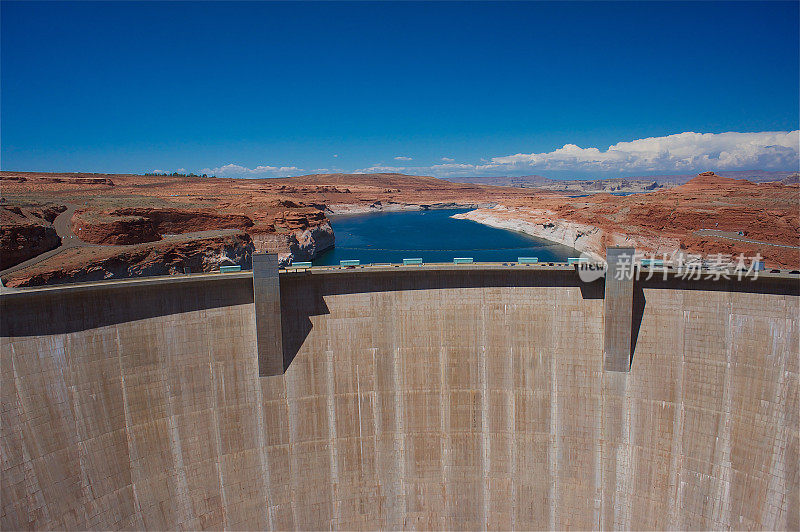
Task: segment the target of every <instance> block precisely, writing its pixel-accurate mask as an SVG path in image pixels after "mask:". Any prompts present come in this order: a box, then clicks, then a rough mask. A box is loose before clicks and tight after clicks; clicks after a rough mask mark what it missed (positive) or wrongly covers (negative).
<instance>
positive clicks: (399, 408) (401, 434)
mask: <svg viewBox="0 0 800 532" xmlns="http://www.w3.org/2000/svg"><path fill="white" fill-rule="evenodd" d="M392 355H393V356H392V366H393V367H392V370H393V372H394V375H393V376H392V377H393V381H394V382H393V384H394V422H395V428H396V430H397V434H396V437H395V438H396V441H397V444H398V448H397V449H396V455H397V467H398V469H399V483H400V494H399V498H400V500H399V501H398V503H399V505H400V508H401V513H400V515H402V516H403V517H402V519H403V528H405V527H406V518H407V517H408V516H407V513H408V510H407V508H408V504H407V501H406V429H405V423H403V415H404V411H403V410H404V408H403V394H402V393H401V389H402V388H401V386H402V377H401V375H400V348H399V347H396V348H394V352H393V353H392Z"/></svg>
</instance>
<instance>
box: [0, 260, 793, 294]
mask: <svg viewBox="0 0 800 532" xmlns="http://www.w3.org/2000/svg"><path fill="white" fill-rule="evenodd" d="M637 267H638V268H639V269H640V271H642V272H647V274H649V273H650V272H653V276H654V277H656V276H659V277H660V276H661V275H663V274H664V272H665V271H666V273H667V275H668V276H669V277H670V278H676V277H679V275H680V273H679V272H678V270H677V269H675V268H673V267H672V266H669V265H667V266H664V267H659V266H654V267H652V268H650V267H647V266H639V265H637ZM444 271H449V272H459V271H460V272H475V273H478V272H482V271H486V272H491V271H509V272H512V271H517V272H530V273H533V272H538V273H547V272H556V271H561V272H565V271H574V272H575V274H576V276H577V273H578V272H577V266H576V265H571V264H567V263H565V262H544V263H542V262H540V263H536V264H520V263H515V262H473V263H467V264H454V263H425V264H421V265H419V264H417V265H403V264H389V263H376V264H362V265H358V266H312V267H288V268H281V269H280V271H279V273H280V275H281V276H289V277H293V276H302V275H331V274H334V275H336V274H339V275H341V274H344V275H347V274H369V273H413V272H444ZM700 272H701V273H702V274H703V275H710V274H712V273H713V272H712V271H711V270H706V269H701V270H700ZM695 273H696V272H695ZM734 275H735V274H734ZM252 278H253V272H252V271H251V270H244V271H240V272H229V273H221V272H209V273H192V274H177V275H160V276H150V277H132V278H123V279H107V280H101V281H87V282H79V283H63V284H54V285H43V286H30V287H22V288H10V287H5V286H0V295H1V296H3V297H4V299H5V298H6V296H8V297H11V296H14V295H24V294H33V293H36V294H46V293H52V294H56V293H63V292H73V291H76V292H83V291H92V290H98V289H107V288H117V287H118V288H124V287H136V286H157V285H175V284H184V283H185V284H194V283H201V282H214V281H224V280H233V279H252ZM758 278H759V279H761V278H764V279H767V280H794V281H800V272H798V270H788V269H783V270H780V269H771V270H764V271H760V272H758ZM745 280H747V279H745ZM688 281H690V282H691V279H689V280H688Z"/></svg>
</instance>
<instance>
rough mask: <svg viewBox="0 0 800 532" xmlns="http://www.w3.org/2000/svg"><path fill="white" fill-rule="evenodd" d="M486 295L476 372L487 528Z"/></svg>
mask: <svg viewBox="0 0 800 532" xmlns="http://www.w3.org/2000/svg"><path fill="white" fill-rule="evenodd" d="M486 313H487V309H486V297H485V292H484V291H481V342H480V349H479V350H478V372H479V379H480V383H479V384H480V387H481V468H482V469H483V505H482V511H483V529H484V530H487V529H488V528H489V503H490V497H489V482H490V479H489V469H490V468H491V458H490V457H489V453H490V452H491V445H492V444H491V441H490V440H489V383H488V381H487V378H486V321H487V320H486Z"/></svg>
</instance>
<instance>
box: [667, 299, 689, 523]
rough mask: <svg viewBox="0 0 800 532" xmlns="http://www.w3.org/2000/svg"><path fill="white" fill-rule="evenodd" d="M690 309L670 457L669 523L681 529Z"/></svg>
mask: <svg viewBox="0 0 800 532" xmlns="http://www.w3.org/2000/svg"><path fill="white" fill-rule="evenodd" d="M687 312H688V311H686V310H684V311H683V316H682V318H683V319H681V323H680V327H681V331H680V334H681V361H680V364H681V365H680V372H679V375H678V383H677V386H676V389H675V398H674V399H673V405H675V406H674V409H675V414H674V416H675V417H674V419H673V422H672V449H671V452H672V457H671V459H670V486H669V488H670V489H669V523H670V528H673V529H681V528H684V527H683V526H681V525H680V524H679V518H680V513H679V512H680V508H681V506H682V504H683V483H682V482H681V478H682V477H683V474H682V471H683V459H682V457H683V423H684V416H685V415H686V413H685V410H684V399H683V378H684V373H685V372H686V321H687V320H688V314H687Z"/></svg>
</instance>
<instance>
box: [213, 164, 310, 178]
mask: <svg viewBox="0 0 800 532" xmlns="http://www.w3.org/2000/svg"><path fill="white" fill-rule="evenodd" d="M302 171H303V169H302V168H298V167H296V166H256V167H255V168H247V167H246V166H240V165H238V164H226V165H224V166H220V167H218V168H203V169H202V170H200V173H201V174H209V175H215V176H217V177H288V176H292V175H298V174H299V173H301V172H302Z"/></svg>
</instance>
